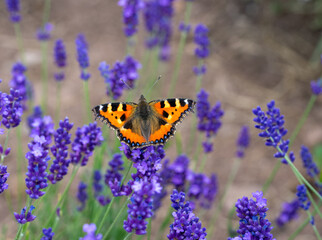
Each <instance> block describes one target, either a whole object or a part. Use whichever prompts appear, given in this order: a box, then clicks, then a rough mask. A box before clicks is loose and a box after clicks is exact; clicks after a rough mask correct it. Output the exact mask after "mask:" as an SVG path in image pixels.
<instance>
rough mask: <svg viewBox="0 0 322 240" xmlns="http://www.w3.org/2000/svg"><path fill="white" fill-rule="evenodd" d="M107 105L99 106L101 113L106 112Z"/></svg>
mask: <svg viewBox="0 0 322 240" xmlns="http://www.w3.org/2000/svg"><path fill="white" fill-rule="evenodd" d="M107 105H108V104H103V105H101V106H102V111H103V112H106V111H107Z"/></svg>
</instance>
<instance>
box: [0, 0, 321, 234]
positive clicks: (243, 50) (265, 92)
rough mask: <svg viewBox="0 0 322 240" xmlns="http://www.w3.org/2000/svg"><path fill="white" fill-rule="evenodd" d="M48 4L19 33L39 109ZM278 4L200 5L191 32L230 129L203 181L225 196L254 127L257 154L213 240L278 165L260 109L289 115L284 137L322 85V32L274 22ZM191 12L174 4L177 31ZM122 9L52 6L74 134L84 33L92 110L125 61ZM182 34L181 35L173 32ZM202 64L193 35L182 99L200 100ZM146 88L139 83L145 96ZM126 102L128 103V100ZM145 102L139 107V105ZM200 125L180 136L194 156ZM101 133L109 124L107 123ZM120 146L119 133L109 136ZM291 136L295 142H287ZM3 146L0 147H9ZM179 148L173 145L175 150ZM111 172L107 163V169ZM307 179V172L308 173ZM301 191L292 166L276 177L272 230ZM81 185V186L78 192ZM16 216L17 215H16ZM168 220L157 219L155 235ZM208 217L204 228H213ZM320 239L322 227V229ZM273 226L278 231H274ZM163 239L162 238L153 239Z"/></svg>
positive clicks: (2, 69)
mask: <svg viewBox="0 0 322 240" xmlns="http://www.w3.org/2000/svg"><path fill="white" fill-rule="evenodd" d="M43 3H44V2H43V1H40V0H28V1H24V2H23V4H22V18H23V20H22V22H21V29H22V34H23V37H24V45H25V56H26V63H27V67H28V78H29V79H30V81H31V82H32V84H33V85H34V90H35V102H36V103H40V97H41V94H40V92H41V47H40V43H39V42H38V41H37V40H36V39H35V32H36V29H37V28H38V27H39V26H40V25H41V22H42V10H43V7H44V6H43ZM271 6H272V5H271V3H270V1H246V0H245V1H233V0H217V1H212V0H200V1H195V2H194V6H193V10H192V17H191V24H192V25H193V26H195V25H196V24H198V23H200V22H202V23H204V24H206V25H207V26H208V27H209V29H210V35H209V37H210V40H211V56H210V57H209V58H208V59H207V61H206V64H207V68H208V72H207V74H206V75H205V77H204V79H203V82H202V87H204V88H206V89H207V91H209V92H210V94H211V95H210V101H211V102H212V103H213V104H214V103H215V102H216V101H221V103H222V106H223V109H224V110H225V115H224V117H223V126H222V129H221V130H220V131H219V133H218V136H217V137H216V140H215V151H214V152H213V153H212V154H211V156H209V157H208V162H207V167H206V170H205V172H206V173H208V174H210V173H211V172H215V173H216V174H217V175H218V178H219V184H220V189H221V190H222V189H223V184H224V183H225V182H226V181H227V176H228V174H229V171H230V168H231V163H232V158H233V156H234V152H235V141H236V137H237V135H238V132H239V129H240V127H241V126H242V125H244V124H246V125H249V126H250V131H251V136H252V138H251V146H250V148H249V149H248V150H247V152H246V157H245V159H244V160H243V164H242V165H241V168H240V170H239V173H238V175H237V178H236V180H235V182H234V184H233V186H232V188H231V190H230V191H229V193H228V196H227V200H226V202H225V203H224V209H223V212H222V214H221V215H220V217H219V221H217V226H216V231H215V234H214V237H213V239H226V238H227V232H226V217H227V214H228V211H229V209H230V207H231V206H232V204H234V202H235V201H236V200H237V198H240V197H242V196H248V197H250V196H251V193H252V192H254V191H257V190H260V189H261V186H262V184H263V183H264V182H265V180H266V179H267V177H268V176H269V174H270V173H271V170H272V168H273V166H274V164H275V162H276V161H277V160H276V159H274V158H273V157H272V156H273V153H274V150H273V149H268V148H266V147H265V146H264V141H263V140H262V139H259V137H257V131H256V129H254V128H253V123H252V118H253V115H252V113H251V110H252V109H253V108H254V107H256V106H258V105H260V106H262V107H265V105H266V103H267V102H268V101H270V100H271V99H275V100H276V103H277V106H278V107H280V109H281V111H282V113H283V114H284V115H285V119H286V124H285V125H286V127H287V129H289V131H290V132H292V130H293V129H294V127H295V125H296V123H297V121H298V120H299V118H300V116H301V114H302V112H303V110H304V107H305V106H306V104H307V102H308V100H309V98H310V86H309V83H310V81H311V80H312V79H316V78H317V77H319V76H320V75H321V66H320V64H319V61H315V62H314V61H311V55H312V53H313V51H314V49H315V47H316V46H317V43H318V40H319V35H320V31H319V30H314V29H312V27H311V20H312V16H310V15H305V14H295V13H292V12H281V13H279V14H274V12H273V11H272V8H271ZM183 12H184V2H183V1H182V0H178V1H176V3H175V19H174V22H175V26H178V23H179V22H180V21H181V20H182V19H183ZM121 19H122V9H121V8H120V7H119V6H118V5H117V1H103V0H92V1H85V0H78V1H76V0H66V1H52V7H51V14H50V22H51V23H53V24H54V31H53V38H52V40H51V41H50V43H49V49H50V57H51V55H52V47H53V42H54V41H53V40H54V39H57V38H62V39H63V40H64V41H65V43H66V47H67V52H68V67H67V70H66V71H67V72H66V75H67V79H66V81H65V82H64V83H63V88H62V109H61V116H63V117H64V116H68V117H69V118H70V121H71V122H74V123H75V126H81V125H82V124H83V119H84V114H85V110H86V109H85V108H84V106H83V104H84V101H83V89H82V82H81V80H80V79H79V67H78V63H77V61H76V60H75V46H74V39H75V37H76V35H77V34H78V33H80V32H81V33H84V34H85V36H86V38H87V41H88V43H89V46H90V51H89V54H90V64H91V66H90V68H89V72H90V73H91V74H92V77H91V79H90V80H89V88H90V94H91V104H92V105H93V106H94V105H97V104H100V103H103V102H107V101H109V99H108V98H107V97H106V95H105V85H104V81H103V79H102V78H101V77H100V74H99V71H98V70H97V67H98V65H99V63H100V62H101V61H106V62H107V63H108V64H113V63H114V62H115V61H116V60H122V59H123V58H124V54H125V46H126V38H125V37H124V34H123V31H122V28H123V25H122V20H121ZM175 28H176V27H175ZM0 29H1V31H0V62H1V64H0V77H1V79H3V83H2V84H1V91H8V90H9V88H8V85H7V83H8V81H9V80H10V77H11V76H10V71H11V66H12V64H13V63H14V62H15V61H17V60H19V54H18V51H17V44H16V39H15V35H14V30H13V26H12V24H11V23H10V22H9V20H8V15H7V12H6V10H5V5H4V1H1V2H0ZM143 30H144V29H143V28H142V25H141V27H140V34H139V36H140V37H139V40H138V41H139V46H138V48H137V49H136V53H135V57H136V58H138V59H141V58H140V57H142V56H143V53H144V47H142V40H143V37H144V33H143V32H144V31H143ZM178 40H179V34H178V31H177V30H176V29H174V36H173V38H172V42H171V46H172V49H173V52H172V56H173V57H172V63H170V64H167V67H163V68H160V69H159V72H156V73H155V74H154V75H153V76H152V75H151V77H153V78H155V77H156V76H158V75H159V74H162V79H161V81H160V82H159V83H158V85H157V87H156V88H155V90H154V94H153V99H162V98H164V97H166V96H167V93H168V91H169V86H170V79H171V76H172V72H173V67H172V66H173V59H174V56H175V54H176V50H177V46H178ZM195 64H196V59H195V57H194V43H193V39H192V37H191V35H190V37H189V38H188V41H187V45H186V48H185V52H184V57H183V61H182V66H181V69H180V75H179V81H178V86H180V87H178V88H177V90H176V93H175V96H174V97H189V98H195V95H196V93H195V92H194V91H193V90H191V89H194V86H195V76H194V75H193V73H192V70H191V68H192V66H193V65H195ZM55 70H56V69H55V67H54V66H53V64H52V58H49V71H50V75H49V76H52V73H53V72H54V71H55ZM143 84H144V83H142V82H140V80H139V88H140V86H141V87H142V85H143ZM49 90H50V92H49V93H48V103H49V114H50V115H52V116H53V115H54V113H55V103H56V86H55V82H54V80H53V79H52V78H50V87H49ZM125 98H126V96H123V97H122V98H121V99H120V100H125ZM138 98H139V95H137V96H136V97H135V100H136V99H138ZM321 106H322V98H321V97H320V98H319V99H318V101H317V102H316V105H315V107H314V109H313V111H312V113H311V115H310V116H309V119H308V120H307V122H306V124H305V126H304V127H303V129H302V130H301V132H300V134H299V136H298V138H297V139H296V141H295V144H294V147H293V150H294V151H295V153H296V157H297V160H296V163H295V164H296V166H298V167H299V168H301V162H300V159H299V149H300V146H301V144H306V145H307V146H308V147H313V146H314V145H316V144H318V143H321V142H322V127H321V122H322V121H321V119H322V111H321ZM190 123H192V117H191V115H190V116H188V117H187V119H186V120H185V121H184V122H183V123H182V124H181V125H180V126H179V127H178V132H181V133H182V136H183V143H184V147H185V146H187V139H188V135H187V134H186V132H189V129H190V128H191V126H190V125H189V124H190ZM100 126H103V124H101V123H100ZM27 134H28V130H27V128H26V125H25V124H24V127H23V135H24V139H25V141H24V143H25V144H24V152H26V151H27V144H26V143H27V142H28V137H27ZM111 136H113V137H114V133H113V134H112V135H111ZM287 136H289V135H287ZM3 141H4V139H3V136H1V143H2V144H3ZM15 141H16V140H15V134H12V135H11V137H10V140H9V146H11V147H12V148H13V150H12V153H11V154H10V157H8V158H7V159H6V161H5V163H6V164H7V165H8V167H9V172H10V177H9V180H8V183H9V185H10V187H9V189H8V190H7V191H10V193H11V194H12V196H13V199H15V196H16V194H17V182H16V181H15V179H16V174H15V168H16V167H15V157H16V152H15V147H14V146H15ZM173 142H174V141H173ZM167 156H168V157H170V159H174V158H175V156H176V153H175V147H174V144H172V146H171V147H170V148H168V149H167ZM106 164H107V163H106ZM303 173H304V171H303ZM296 185H297V181H296V179H295V177H294V175H293V174H292V172H291V170H290V169H289V167H287V166H283V167H282V168H281V169H280V171H279V173H278V174H277V176H276V179H275V180H274V182H273V185H272V186H271V188H270V189H269V191H268V193H267V195H266V197H267V199H268V206H269V208H270V210H269V212H268V219H270V220H271V221H273V220H274V219H275V218H276V217H277V216H278V213H279V210H280V206H281V204H282V203H283V202H284V201H290V200H291V199H293V197H294V191H295V188H296ZM76 188H77V186H76V183H75V184H74V186H73V189H74V190H75V189H76ZM15 210H16V211H19V210H18V209H17V208H15ZM164 214H165V212H164V211H163V210H161V211H159V212H158V217H157V219H156V221H155V222H154V227H153V230H154V229H157V228H156V227H155V226H157V225H158V223H159V222H160V221H161V219H162V216H163V215H164ZM0 216H1V217H0V226H2V225H3V224H6V225H7V226H8V227H9V230H8V239H12V238H13V236H14V235H15V231H16V227H15V226H16V225H15V223H14V221H13V219H12V215H11V214H10V213H9V211H8V209H7V207H6V203H5V198H4V194H2V195H1V196H0ZM210 216H211V213H208V214H206V216H205V218H204V219H202V220H203V224H204V226H206V227H207V226H208V225H207V224H208V222H207V219H209V218H210ZM305 216H306V215H305V213H303V212H302V213H301V217H300V218H299V220H297V221H294V222H292V223H291V224H289V225H288V226H287V227H286V229H283V230H280V229H278V228H275V229H274V231H273V234H274V237H275V238H276V239H279V240H283V239H287V237H288V236H289V235H290V234H291V233H292V232H293V231H294V230H295V229H296V227H297V226H299V224H300V223H301V219H304V217H305ZM316 224H317V226H318V228H320V229H322V225H321V220H318V221H317V222H316ZM273 225H274V226H275V224H274V223H273ZM154 232H155V231H154ZM297 239H308V240H310V239H316V238H315V235H314V233H313V230H312V228H311V227H309V226H307V227H306V228H305V230H304V231H303V232H302V233H301V235H300V236H298V237H297Z"/></svg>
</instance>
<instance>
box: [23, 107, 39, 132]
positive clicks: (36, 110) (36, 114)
mask: <svg viewBox="0 0 322 240" xmlns="http://www.w3.org/2000/svg"><path fill="white" fill-rule="evenodd" d="M42 117H43V113H42V111H41V107H40V106H36V107H34V111H33V113H32V114H31V115H30V116H28V117H27V124H28V127H29V128H30V131H32V129H33V123H34V122H35V121H36V119H41V118H42Z"/></svg>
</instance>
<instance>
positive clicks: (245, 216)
mask: <svg viewBox="0 0 322 240" xmlns="http://www.w3.org/2000/svg"><path fill="white" fill-rule="evenodd" d="M253 197H254V198H255V199H256V200H253V199H248V198H247V197H243V198H241V199H238V200H237V202H236V205H235V206H236V213H237V217H239V218H240V220H239V228H238V230H237V233H238V234H239V237H240V238H242V239H254V240H256V239H258V240H259V239H267V240H271V239H273V235H272V234H271V233H270V231H271V230H272V229H273V227H271V223H270V222H269V221H268V220H267V219H265V217H266V212H267V210H268V208H267V207H266V206H267V200H266V199H265V198H263V193H262V192H255V193H253ZM246 236H247V237H248V238H245V237H246Z"/></svg>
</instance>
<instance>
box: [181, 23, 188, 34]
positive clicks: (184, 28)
mask: <svg viewBox="0 0 322 240" xmlns="http://www.w3.org/2000/svg"><path fill="white" fill-rule="evenodd" d="M190 29H191V26H190V24H188V25H187V24H185V23H184V22H180V24H179V31H180V32H183V33H185V34H188V33H189V32H190Z"/></svg>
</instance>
